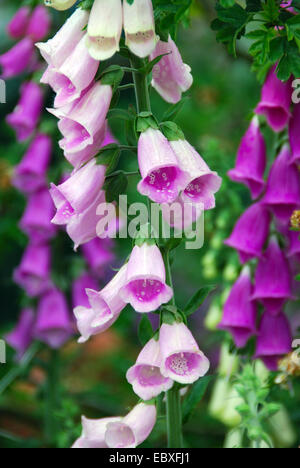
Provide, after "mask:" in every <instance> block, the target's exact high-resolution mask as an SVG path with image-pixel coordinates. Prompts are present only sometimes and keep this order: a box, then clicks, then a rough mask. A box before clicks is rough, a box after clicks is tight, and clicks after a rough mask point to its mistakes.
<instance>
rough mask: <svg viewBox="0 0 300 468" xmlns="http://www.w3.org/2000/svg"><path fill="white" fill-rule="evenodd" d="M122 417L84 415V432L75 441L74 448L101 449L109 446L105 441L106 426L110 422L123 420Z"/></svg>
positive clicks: (82, 419)
mask: <svg viewBox="0 0 300 468" xmlns="http://www.w3.org/2000/svg"><path fill="white" fill-rule="evenodd" d="M121 420H122V418H121V417H112V418H103V419H87V418H86V417H84V416H82V418H81V423H82V433H81V436H80V437H79V439H77V440H76V441H75V443H74V444H73V446H72V448H73V449H80V448H81V449H99V448H108V446H107V444H106V442H105V433H106V428H107V425H108V424H109V423H111V422H112V423H113V422H119V421H121Z"/></svg>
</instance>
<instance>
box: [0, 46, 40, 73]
mask: <svg viewBox="0 0 300 468" xmlns="http://www.w3.org/2000/svg"><path fill="white" fill-rule="evenodd" d="M33 58H34V45H33V42H32V40H31V39H29V38H28V37H25V38H24V39H22V40H21V41H20V42H18V43H17V44H15V45H14V46H13V47H12V48H11V49H10V50H8V51H7V52H5V53H4V54H2V55H0V66H1V67H2V73H1V74H0V77H1V78H3V79H6V78H11V77H13V76H17V75H20V74H21V73H23V72H24V71H25V70H26V69H28V68H29V67H30V65H31V64H32V61H33Z"/></svg>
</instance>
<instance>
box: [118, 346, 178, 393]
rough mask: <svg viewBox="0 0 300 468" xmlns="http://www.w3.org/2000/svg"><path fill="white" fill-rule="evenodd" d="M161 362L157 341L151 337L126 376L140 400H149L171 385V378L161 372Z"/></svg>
mask: <svg viewBox="0 0 300 468" xmlns="http://www.w3.org/2000/svg"><path fill="white" fill-rule="evenodd" d="M161 363H162V357H161V353H160V348H159V342H158V341H157V340H156V339H155V338H152V339H151V340H150V341H149V342H148V343H147V344H146V346H145V347H144V348H143V349H142V351H141V353H140V354H139V356H138V358H137V360H136V363H135V365H134V366H132V367H131V368H130V369H128V371H127V374H126V378H127V380H128V382H129V383H130V384H132V387H133V391H134V392H135V393H136V394H137V395H138V396H139V397H140V398H142V400H151V398H154V397H156V396H158V395H159V394H160V393H161V392H167V391H168V390H170V388H171V387H172V386H173V383H174V382H173V380H171V379H170V378H168V377H164V376H163V375H162V374H161V371H160V366H161Z"/></svg>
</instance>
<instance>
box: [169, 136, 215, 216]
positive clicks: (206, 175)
mask: <svg viewBox="0 0 300 468" xmlns="http://www.w3.org/2000/svg"><path fill="white" fill-rule="evenodd" d="M170 145H171V147H172V149H173V151H174V153H175V155H176V157H177V159H178V161H179V164H180V167H181V169H182V171H184V172H185V173H186V174H188V179H187V181H186V185H185V187H184V191H183V193H182V199H183V201H192V202H195V203H203V206H204V209H205V210H210V209H211V208H214V207H215V205H216V202H215V197H214V194H215V193H216V192H217V191H218V190H219V189H220V187H221V183H222V179H221V177H219V176H218V174H217V173H216V172H213V171H211V170H210V168H209V167H208V165H207V164H206V162H205V161H204V160H203V159H202V158H201V156H200V155H199V154H198V153H197V151H196V150H195V148H193V147H192V146H191V145H190V144H189V142H188V141H187V140H181V139H180V140H176V141H170Z"/></svg>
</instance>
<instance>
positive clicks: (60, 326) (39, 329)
mask: <svg viewBox="0 0 300 468" xmlns="http://www.w3.org/2000/svg"><path fill="white" fill-rule="evenodd" d="M73 334H74V330H73V326H72V321H71V317H70V314H69V309H68V305H67V301H66V298H65V296H64V295H63V293H62V292H61V291H59V290H58V289H51V290H50V291H48V292H47V293H46V294H44V295H43V296H42V297H41V299H40V302H39V306H38V311H37V321H36V324H35V329H34V336H35V337H36V338H37V339H39V340H40V341H43V342H44V343H46V344H47V345H48V346H50V348H53V349H57V348H60V347H61V346H63V345H64V344H65V343H66V341H68V340H69V339H70V338H71V336H72V335H73Z"/></svg>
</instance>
